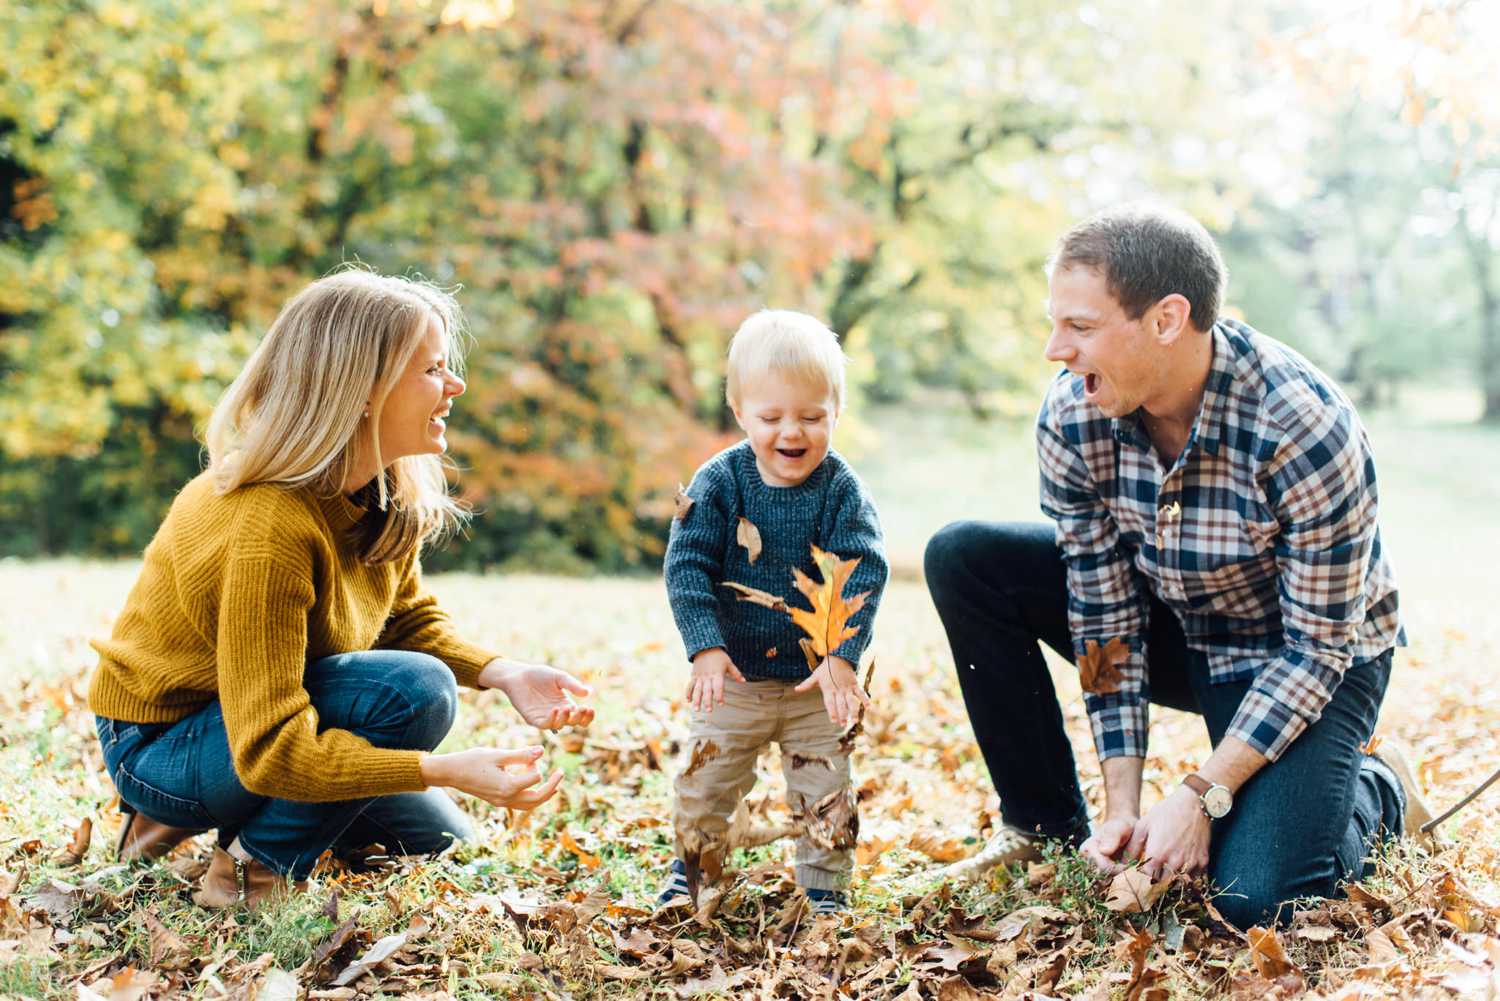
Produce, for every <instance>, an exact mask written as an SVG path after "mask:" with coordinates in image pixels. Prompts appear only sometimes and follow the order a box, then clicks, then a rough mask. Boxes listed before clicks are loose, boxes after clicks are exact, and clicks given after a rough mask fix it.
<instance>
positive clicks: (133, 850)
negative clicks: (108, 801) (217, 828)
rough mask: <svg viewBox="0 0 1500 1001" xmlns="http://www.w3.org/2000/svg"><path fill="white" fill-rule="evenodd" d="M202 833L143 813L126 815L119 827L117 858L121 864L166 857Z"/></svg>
mask: <svg viewBox="0 0 1500 1001" xmlns="http://www.w3.org/2000/svg"><path fill="white" fill-rule="evenodd" d="M202 833H203V832H202V831H195V830H191V829H189V828H186V827H170V826H168V825H166V824H163V823H160V822H158V821H155V820H152V819H151V818H150V817H148V816H146V815H145V814H144V813H140V812H136V813H127V814H125V821H124V823H122V824H121V825H120V837H119V838H118V839H117V840H116V841H115V855H116V856H117V857H118V858H119V859H120V861H121V862H134V861H135V860H136V859H148V860H150V859H159V858H163V857H165V856H166V855H169V854H171V851H172V849H173V848H176V847H177V846H178V845H179V844H181V843H182V842H183V841H186V840H187V839H188V838H191V837H192V836H193V835H195V834H202Z"/></svg>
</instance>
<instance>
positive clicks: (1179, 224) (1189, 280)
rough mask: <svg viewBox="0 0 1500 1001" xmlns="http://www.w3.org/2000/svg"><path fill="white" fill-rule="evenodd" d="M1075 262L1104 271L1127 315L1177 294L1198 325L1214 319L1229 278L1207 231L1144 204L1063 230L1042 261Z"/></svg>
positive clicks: (1168, 210)
mask: <svg viewBox="0 0 1500 1001" xmlns="http://www.w3.org/2000/svg"><path fill="white" fill-rule="evenodd" d="M1074 267H1088V268H1093V269H1094V270H1096V271H1098V272H1099V273H1100V274H1101V275H1103V276H1104V280H1105V283H1106V284H1107V285H1108V286H1109V292H1110V294H1111V295H1113V296H1114V297H1115V300H1116V301H1118V302H1119V304H1120V306H1121V308H1122V309H1124V310H1125V315H1126V316H1128V317H1130V319H1132V320H1137V319H1140V317H1141V315H1142V314H1143V313H1145V312H1146V310H1148V309H1150V308H1151V307H1152V306H1154V305H1156V304H1157V303H1158V302H1160V301H1161V300H1162V299H1164V298H1165V297H1167V296H1169V295H1172V294H1173V293H1176V294H1178V295H1181V296H1182V297H1183V298H1185V299H1186V300H1187V301H1188V303H1189V304H1190V305H1191V306H1192V312H1191V320H1192V324H1193V326H1194V327H1196V328H1197V329H1199V330H1208V329H1209V328H1210V327H1212V326H1213V325H1214V322H1215V321H1216V320H1218V318H1219V302H1220V300H1221V299H1222V298H1223V295H1224V283H1225V281H1226V280H1227V278H1228V272H1227V270H1226V269H1225V267H1224V259H1223V258H1222V257H1220V256H1219V248H1218V246H1217V245H1216V244H1215V243H1214V239H1213V237H1211V236H1209V235H1208V230H1206V229H1204V228H1203V226H1202V225H1201V224H1200V223H1199V222H1198V221H1197V220H1196V219H1194V218H1192V217H1191V216H1189V215H1187V214H1185V213H1183V212H1179V211H1177V210H1176V209H1171V208H1167V207H1165V206H1160V205H1148V204H1131V205H1122V206H1119V207H1116V208H1112V209H1106V210H1105V211H1103V212H1100V213H1099V214H1098V215H1095V216H1093V217H1092V218H1089V219H1086V220H1085V221H1083V222H1081V223H1079V224H1078V225H1077V226H1074V227H1073V228H1072V229H1070V230H1068V231H1067V232H1066V233H1064V234H1063V236H1062V239H1060V240H1059V241H1058V242H1057V251H1056V253H1054V254H1053V255H1052V258H1051V260H1049V261H1048V262H1047V268H1048V273H1049V274H1050V273H1051V272H1052V271H1054V270H1056V269H1058V268H1074Z"/></svg>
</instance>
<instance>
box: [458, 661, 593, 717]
mask: <svg viewBox="0 0 1500 1001" xmlns="http://www.w3.org/2000/svg"><path fill="white" fill-rule="evenodd" d="M479 683H480V685H482V686H484V687H485V688H498V689H500V690H501V691H502V692H504V693H505V695H506V697H507V698H509V699H510V704H511V705H513V706H515V708H516V712H518V713H520V714H521V718H522V719H524V720H525V721H526V722H527V723H530V724H531V725H532V726H534V727H539V728H540V729H543V730H561V729H562V728H563V727H565V726H588V725H589V724H590V723H592V722H593V721H594V707H593V706H581V705H579V704H578V703H577V702H575V701H574V700H573V696H575V695H576V696H578V697H579V698H587V697H588V696H590V695H592V694H593V692H594V690H593V689H592V688H590V687H589V686H588V685H585V684H584V683H583V682H581V681H579V680H578V679H577V678H575V677H573V676H572V675H571V674H569V673H568V672H567V671H559V670H558V669H557V668H555V667H548V666H547V665H546V664H523V663H521V662H519V661H513V660H493V661H490V663H488V664H486V665H485V667H484V670H483V671H481V672H480V673H479Z"/></svg>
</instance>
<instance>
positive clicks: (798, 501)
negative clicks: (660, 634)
mask: <svg viewBox="0 0 1500 1001" xmlns="http://www.w3.org/2000/svg"><path fill="white" fill-rule="evenodd" d="M687 493H688V496H689V497H691V498H693V506H692V507H691V508H689V509H688V513H687V515H686V516H684V517H683V518H682V519H680V520H677V521H673V522H672V530H671V536H670V538H669V540H668V542H667V557H666V566H665V573H666V579H667V596H668V599H669V600H670V601H671V604H672V616H673V618H674V619H675V620H676V622H677V630H678V632H680V633H681V634H682V641H683V645H684V647H686V649H687V656H688V659H689V660H691V659H692V658H693V657H694V656H695V655H696V654H698V653H700V652H701V651H703V650H707V649H710V648H712V647H723V648H724V649H725V650H726V651H727V652H728V653H729V658H730V660H732V661H734V665H735V666H736V667H738V668H739V669H740V672H741V673H742V674H744V675H745V677H746V678H756V679H772V678H775V679H780V680H784V681H801V680H802V679H804V678H806V677H807V676H808V674H809V673H810V672H809V670H808V667H807V659H806V657H805V656H804V655H803V653H802V649H801V647H800V646H799V645H798V642H797V641H798V639H799V638H801V637H802V636H805V635H806V634H805V633H804V632H802V630H801V629H799V628H798V627H797V626H796V625H795V624H794V623H793V622H792V620H791V618H790V617H789V616H788V615H787V614H786V613H785V612H778V611H775V610H774V609H770V608H765V607H764V606H761V605H756V604H752V603H751V602H748V601H739V600H737V599H736V598H735V594H734V592H733V591H732V590H730V589H729V588H727V587H723V586H721V585H722V584H723V582H724V581H734V582H735V583H739V584H745V585H747V586H749V587H754V588H759V589H760V590H762V591H769V592H770V593H772V594H775V595H780V596H781V597H783V598H785V599H786V600H787V602H788V603H789V604H791V605H793V606H795V607H800V608H807V607H809V606H808V602H807V599H806V598H805V597H803V595H802V593H801V592H800V591H798V590H797V589H796V585H795V584H794V582H793V578H792V567H794V566H795V567H797V568H799V569H800V570H801V571H802V572H803V573H805V574H807V575H808V576H809V577H811V578H812V579H813V580H814V581H818V580H821V579H822V578H821V575H820V574H819V573H818V571H817V569H816V567H815V566H814V564H813V560H812V550H811V548H810V547H811V546H814V545H815V546H817V547H818V548H819V549H823V550H827V551H828V552H830V553H835V554H837V555H838V556H839V557H840V558H841V559H856V558H857V559H859V561H860V563H859V566H858V567H857V568H855V570H854V573H853V574H852V575H851V577H850V579H849V583H848V585H847V586H846V587H845V589H844V596H845V597H853V596H854V595H856V594H859V593H860V592H861V591H869V592H870V596H869V597H868V598H866V599H865V605H864V608H862V609H860V611H859V612H858V613H857V614H856V615H855V616H854V617H853V618H852V619H850V620H849V624H850V625H854V626H859V632H858V633H856V634H855V635H854V636H853V637H851V638H850V639H848V640H845V641H844V643H843V644H842V645H841V646H839V647H838V649H836V650H834V651H833V652H834V653H835V654H837V655H838V656H840V657H842V658H844V659H845V660H847V661H849V663H851V664H855V665H858V663H859V659H860V655H861V654H863V653H864V650H865V648H866V647H867V646H869V643H870V640H871V638H872V632H873V628H874V622H875V610H876V608H877V606H878V605H879V604H880V596H881V593H882V592H883V591H884V589H885V583H886V578H887V577H888V576H889V567H888V565H887V563H886V558H885V546H884V543H883V541H882V539H881V534H880V519H879V518H878V516H877V515H876V512H875V505H874V503H873V502H872V501H871V500H870V497H869V495H868V494H867V493H866V492H865V488H864V485H863V484H862V483H861V482H860V479H859V477H858V476H857V475H856V474H855V472H854V470H853V469H851V468H850V467H849V464H848V463H847V462H845V461H844V459H843V458H842V457H841V456H839V454H838V453H836V452H833V451H829V453H828V456H827V457H826V458H825V459H824V460H823V461H822V463H820V464H819V465H818V468H817V469H815V470H813V472H812V475H810V476H809V477H808V478H807V479H806V480H804V481H803V482H802V483H800V484H798V485H797V486H795V487H770V486H767V485H766V483H765V481H764V480H762V479H761V476H760V470H759V469H758V468H757V467H756V465H755V452H754V451H753V450H752V449H751V447H750V443H749V442H748V441H743V442H740V443H739V444H738V445H733V446H731V447H729V448H727V449H725V450H724V451H722V452H720V453H719V454H718V455H716V456H714V457H713V458H712V459H709V460H708V461H707V462H705V463H704V464H703V465H702V466H701V467H700V468H699V469H698V471H697V473H695V474H694V475H693V482H692V483H690V484H689V485H688V488H687ZM741 517H744V518H747V519H749V521H750V522H751V524H753V525H754V526H755V527H756V529H758V530H759V532H760V537H761V542H762V546H763V549H762V552H761V554H760V557H759V558H758V559H757V560H756V561H755V562H754V563H751V562H750V560H749V554H748V552H747V551H746V549H745V547H744V546H742V545H740V544H739V543H738V542H737V541H736V529H737V528H738V525H739V519H740V518H741ZM773 651H774V652H773Z"/></svg>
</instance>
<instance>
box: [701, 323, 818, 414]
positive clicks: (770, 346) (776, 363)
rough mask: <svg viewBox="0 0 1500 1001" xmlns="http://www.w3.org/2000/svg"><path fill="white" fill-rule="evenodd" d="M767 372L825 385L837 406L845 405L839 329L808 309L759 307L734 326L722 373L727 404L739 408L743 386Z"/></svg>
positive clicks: (762, 376)
mask: <svg viewBox="0 0 1500 1001" xmlns="http://www.w3.org/2000/svg"><path fill="white" fill-rule="evenodd" d="M768 375H771V376H775V377H777V378H781V379H788V380H791V381H794V382H800V383H803V384H804V385H811V386H818V385H822V386H827V387H828V393H829V395H830V396H832V397H833V409H834V410H835V412H842V411H843V409H844V352H843V350H842V349H840V348H839V339H838V335H836V334H835V333H834V332H833V331H832V330H829V329H828V328H827V327H826V326H824V325H823V324H822V323H820V322H818V321H817V320H816V319H814V318H813V317H811V316H808V315H807V314H806V313H798V312H794V311H792V310H789V309H763V310H761V311H760V312H758V313H754V314H752V315H751V316H750V317H749V318H748V319H746V320H745V322H744V323H742V324H740V329H739V330H737V331H735V334H734V339H733V340H731V341H730V342H729V364H728V367H727V370H726V372H725V379H724V395H725V397H726V398H728V400H729V405H730V406H731V407H734V408H736V409H737V408H738V407H739V405H740V399H741V394H742V393H743V391H744V389H745V387H746V386H748V385H751V384H753V383H755V382H756V381H757V380H759V379H763V378H765V377H766V376H768Z"/></svg>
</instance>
